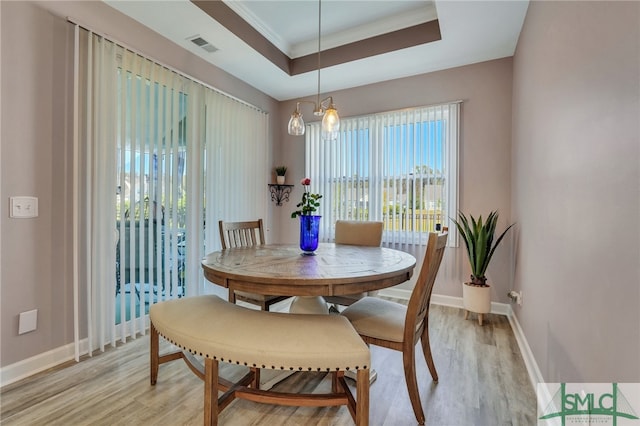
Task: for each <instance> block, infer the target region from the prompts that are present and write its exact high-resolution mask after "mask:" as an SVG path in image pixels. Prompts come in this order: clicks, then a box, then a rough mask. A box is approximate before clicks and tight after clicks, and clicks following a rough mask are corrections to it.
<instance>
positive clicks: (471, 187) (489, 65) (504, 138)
mask: <svg viewBox="0 0 640 426" xmlns="http://www.w3.org/2000/svg"><path fill="white" fill-rule="evenodd" d="M511 86H512V60H511V58H505V59H500V60H495V61H489V62H483V63H480V64H475V65H469V66H464V67H460V68H454V69H449V70H446V71H440V72H434V73H429V74H423V75H419V76H415V77H409V78H403V79H399V80H392V81H387V82H383V83H379V84H372V85H367V86H361V87H356V88H352V89H347V90H341V91H338V92H334V93H331V95H332V96H333V98H334V100H335V102H336V105H337V108H338V112H339V113H340V116H341V117H350V116H358V115H363V114H367V113H374V112H383V111H389V110H394V109H400V108H405V107H409V106H422V105H431V104H434V103H442V102H446V101H454V100H463V101H464V103H463V105H462V116H461V126H460V128H461V139H460V140H461V142H460V165H459V170H460V196H459V200H460V201H459V208H460V209H461V210H463V211H465V212H467V213H471V214H473V215H474V216H475V215H479V214H482V215H486V214H487V213H489V212H490V211H491V210H496V209H497V210H499V211H500V223H499V225H498V226H499V228H501V229H504V228H505V227H506V225H507V224H508V223H510V222H509V221H510V215H511V212H510V209H511V206H510V203H511V198H510V197H511V195H510V191H511V182H510V179H511V178H510V174H511V164H510V161H511ZM310 89H312V88H310ZM309 99H310V100H313V98H309ZM303 108H304V109H303V111H302V112H303V114H304V116H305V118H306V119H307V120H309V121H312V117H313V115H312V112H311V107H310V106H309V105H305V106H303ZM294 109H295V102H294V101H290V102H283V103H282V104H281V109H280V114H281V115H282V116H283V117H288V116H290V115H291V112H292V111H293V110H294ZM286 124H287V123H286V121H283V122H282V123H281V126H280V127H281V132H282V137H281V138H280V139H279V140H280V141H281V144H280V146H279V147H278V148H277V149H278V152H280V153H281V155H282V163H284V164H286V165H287V166H288V167H289V172H288V173H287V176H288V178H289V179H291V180H293V182H294V183H297V182H298V181H299V179H300V178H302V177H303V174H304V137H303V136H289V135H288V134H287V132H286ZM300 196H301V186H300V185H297V186H296V188H295V191H294V193H293V194H292V201H291V202H290V203H288V204H285V205H284V207H283V208H282V213H281V215H280V225H281V228H280V231H281V234H280V237H281V239H282V240H283V241H285V242H290V243H291V242H295V241H297V238H298V237H297V222H296V221H294V220H291V219H290V218H289V214H290V213H291V211H293V210H295V203H297V201H298V200H299V199H300ZM510 244H511V241H510V240H509V241H507V240H505V243H504V244H503V245H502V246H501V247H500V248H499V249H498V251H496V255H495V257H494V260H493V261H492V264H491V265H490V267H489V271H488V278H489V280H490V281H491V283H492V300H494V301H500V302H506V301H507V298H506V294H507V292H508V291H509V289H510V281H511V278H510V277H511V267H510V265H511V255H510ZM421 251H422V250H420V252H421ZM443 262H444V263H443V266H442V269H441V271H442V272H441V274H440V275H439V276H438V280H437V282H436V287H435V289H434V293H437V294H442V295H449V296H462V288H461V285H462V284H461V283H462V282H463V281H465V280H467V281H468V277H469V274H470V270H469V266H468V261H467V258H466V254H464V253H463V249H462V248H458V249H455V250H454V249H448V250H447V253H446V254H445V258H444V261H443ZM399 287H400V288H408V286H407V285H401V286H399Z"/></svg>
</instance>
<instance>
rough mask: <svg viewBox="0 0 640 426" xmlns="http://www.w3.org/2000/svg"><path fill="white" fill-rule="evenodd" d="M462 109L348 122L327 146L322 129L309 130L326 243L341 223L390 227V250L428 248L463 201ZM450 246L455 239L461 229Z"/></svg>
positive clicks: (311, 170) (311, 172)
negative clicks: (375, 223) (377, 223)
mask: <svg viewBox="0 0 640 426" xmlns="http://www.w3.org/2000/svg"><path fill="white" fill-rule="evenodd" d="M459 108H460V104H459V103H458V102H456V103H450V104H443V105H437V106H429V107H420V108H409V109H403V110H399V111H391V112H385V113H379V114H373V115H368V116H362V117H354V118H346V119H343V120H341V129H340V133H339V137H338V139H337V140H336V141H331V142H327V141H323V140H322V138H321V125H320V123H310V124H308V125H307V132H306V158H305V166H306V170H307V175H308V176H309V177H310V178H311V190H312V191H313V192H317V193H320V194H322V195H323V202H322V204H321V206H320V209H319V214H321V215H322V216H323V219H322V222H321V223H322V225H321V239H322V240H323V241H331V240H333V238H334V236H335V221H336V220H338V219H349V220H380V221H384V224H385V231H384V237H383V241H384V242H385V243H386V244H418V245H424V244H426V242H427V234H428V232H429V231H433V230H435V229H436V227H437V226H449V218H450V217H454V216H455V212H456V211H457V197H458V190H457V188H458V179H457V164H458V127H459V123H458V116H459ZM449 231H450V232H451V233H452V235H451V238H450V241H452V242H454V241H455V235H454V233H455V230H454V229H453V227H451V226H449Z"/></svg>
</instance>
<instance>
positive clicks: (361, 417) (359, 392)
mask: <svg viewBox="0 0 640 426" xmlns="http://www.w3.org/2000/svg"><path fill="white" fill-rule="evenodd" d="M368 425H369V370H358V373H357V380H356V426H368Z"/></svg>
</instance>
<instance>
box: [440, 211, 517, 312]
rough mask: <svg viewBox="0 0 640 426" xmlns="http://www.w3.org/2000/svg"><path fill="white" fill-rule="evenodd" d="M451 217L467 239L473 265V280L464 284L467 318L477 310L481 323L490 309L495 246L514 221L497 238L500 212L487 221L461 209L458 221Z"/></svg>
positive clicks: (490, 215)
mask: <svg viewBox="0 0 640 426" xmlns="http://www.w3.org/2000/svg"><path fill="white" fill-rule="evenodd" d="M452 220H453V223H455V225H456V227H457V228H458V232H459V233H460V236H461V237H462V239H463V240H464V244H465V246H466V248H467V255H468V257H469V263H470V265H471V281H469V282H465V283H463V285H462V302H463V304H464V309H465V319H466V318H468V316H469V312H475V313H477V314H478V322H479V323H480V325H482V318H483V314H486V313H489V312H490V311H491V287H490V286H489V284H487V277H486V275H485V274H486V272H487V268H488V267H489V262H490V261H491V258H492V257H493V254H494V253H495V251H496V248H497V247H498V245H499V244H500V242H501V241H502V239H503V238H504V236H505V235H506V234H507V231H509V229H511V227H512V226H513V225H514V224H511V225H509V226H508V227H507V229H505V230H504V231H503V232H502V234H500V236H499V237H498V238H497V239H494V237H495V233H496V225H497V223H498V212H497V211H493V212H491V213H489V216H487V219H486V221H483V220H482V216H479V217H478V219H477V220H476V219H475V218H474V217H473V216H471V215H469V218H467V216H466V215H465V214H464V213H462V212H459V213H458V220H455V219H452Z"/></svg>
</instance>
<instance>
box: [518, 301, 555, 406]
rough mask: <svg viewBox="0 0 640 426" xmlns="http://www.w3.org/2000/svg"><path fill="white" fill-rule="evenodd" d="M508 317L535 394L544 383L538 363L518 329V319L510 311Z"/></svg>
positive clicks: (522, 333)
mask: <svg viewBox="0 0 640 426" xmlns="http://www.w3.org/2000/svg"><path fill="white" fill-rule="evenodd" d="M509 309H511V307H509ZM508 317H509V324H511V329H512V330H513V334H514V335H515V336H516V341H517V342H518V347H519V348H520V353H521V354H522V359H523V360H524V365H525V367H526V369H527V373H529V381H530V382H531V386H533V391H534V392H536V388H537V386H538V383H544V378H543V377H542V373H541V372H540V368H539V367H538V363H537V362H536V359H535V357H534V356H533V352H532V351H531V347H530V346H529V342H527V339H526V338H525V337H524V332H523V331H522V328H521V327H520V323H519V322H518V317H516V316H515V314H514V313H513V310H511V314H510V315H509V316H508ZM549 399H550V398H549Z"/></svg>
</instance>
